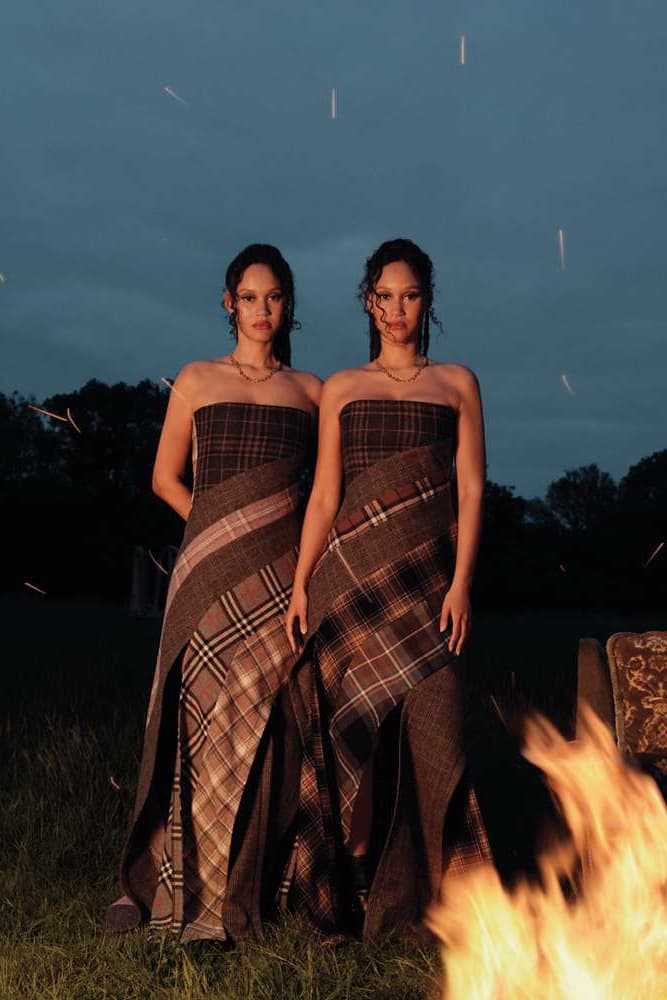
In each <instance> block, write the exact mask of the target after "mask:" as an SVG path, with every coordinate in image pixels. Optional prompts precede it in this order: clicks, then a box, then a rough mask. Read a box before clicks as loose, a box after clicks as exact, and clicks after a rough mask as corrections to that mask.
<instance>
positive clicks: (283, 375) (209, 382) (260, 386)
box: [190, 360, 317, 414]
mask: <svg viewBox="0 0 667 1000" xmlns="http://www.w3.org/2000/svg"><path fill="white" fill-rule="evenodd" d="M244 370H245V371H246V372H247V374H248V375H249V376H250V377H251V378H253V379H254V378H257V377H258V376H257V374H256V373H255V372H254V371H253V370H252V369H250V368H245V369H244ZM197 376H198V377H197V380H196V383H195V385H194V386H193V388H192V392H191V400H190V401H191V405H192V410H193V412H194V411H195V410H197V409H199V408H200V407H202V406H208V405H210V404H211V403H219V402H225V403H257V404H260V405H265V406H293V407H296V408H297V409H301V410H306V411H307V412H309V413H312V414H314V413H316V412H317V406H316V405H315V403H314V402H313V400H312V398H311V397H310V395H309V393H308V391H307V389H306V383H305V380H304V378H303V376H301V375H300V373H298V372H295V371H294V370H293V369H291V368H282V369H281V370H279V371H277V372H276V373H275V375H273V376H272V377H271V378H268V379H266V380H265V381H262V382H255V381H249V380H248V379H246V378H244V377H243V375H242V374H241V373H240V372H239V370H238V368H236V367H235V366H234V365H232V364H230V363H229V362H223V361H219V360H216V361H202V362H200V363H199V364H198V371H197Z"/></svg>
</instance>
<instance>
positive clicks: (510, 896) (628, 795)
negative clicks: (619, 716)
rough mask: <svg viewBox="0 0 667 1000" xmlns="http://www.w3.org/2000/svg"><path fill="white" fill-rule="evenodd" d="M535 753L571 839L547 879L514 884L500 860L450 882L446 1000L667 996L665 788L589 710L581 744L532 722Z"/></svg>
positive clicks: (444, 917) (531, 755)
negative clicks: (505, 881) (500, 870)
mask: <svg viewBox="0 0 667 1000" xmlns="http://www.w3.org/2000/svg"><path fill="white" fill-rule="evenodd" d="M524 754H525V756H526V757H527V759H528V760H529V761H531V762H532V763H533V764H535V765H536V766H537V767H539V768H540V769H541V770H542V771H543V772H544V775H545V777H546V780H547V782H548V785H549V788H550V789H551V792H552V794H553V796H554V799H555V801H556V803H557V805H558V807H559V809H560V811H561V813H562V816H563V818H564V820H565V822H566V823H567V826H568V828H569V831H570V835H569V838H563V837H561V838H560V839H559V841H558V842H557V843H556V844H555V845H554V846H552V847H550V848H548V849H547V850H545V851H544V853H543V854H542V856H541V859H540V872H541V878H542V886H536V885H531V884H529V883H528V882H527V881H524V882H522V883H521V884H520V885H519V886H518V887H517V888H516V889H514V890H512V891H511V892H509V891H508V890H506V889H505V888H504V887H503V886H502V884H501V882H500V879H499V877H498V875H497V873H496V871H495V869H494V868H493V866H491V865H488V866H484V867H483V868H480V869H478V870H477V871H476V872H474V873H471V874H469V875H466V876H461V877H458V878H451V879H449V880H447V881H446V883H445V887H444V903H443V904H439V905H438V906H436V907H434V908H433V910H432V911H431V913H430V915H429V920H428V923H429V926H430V927H431V928H432V930H433V931H434V932H435V933H436V934H437V935H438V937H439V938H440V939H441V940H442V941H443V942H444V945H445V947H444V949H443V957H444V962H445V977H446V982H445V985H444V992H443V997H444V998H446V1000H665V998H667V809H666V808H665V804H664V801H663V799H662V796H661V794H660V792H659V790H658V787H657V785H656V784H655V782H654V781H653V780H652V779H651V778H650V777H648V776H647V775H645V774H642V773H641V772H639V771H636V770H634V769H632V768H630V767H629V766H627V765H626V764H625V763H624V761H623V760H622V758H621V756H620V754H619V752H618V749H617V747H616V745H615V743H614V741H613V738H612V736H611V734H610V732H609V730H608V729H607V728H606V726H605V725H604V724H603V723H602V722H601V721H600V719H598V717H597V716H596V715H595V714H594V713H593V712H592V711H591V710H590V709H589V710H587V711H586V712H585V715H584V720H583V727H582V736H581V739H578V740H577V741H575V742H574V743H570V742H568V741H566V740H565V739H564V738H563V737H562V736H561V735H560V734H559V733H558V732H557V731H556V730H555V729H554V728H553V726H551V725H550V724H549V723H548V722H546V720H544V719H541V718H536V719H532V720H531V721H529V723H528V725H527V730H526V745H525V749H524ZM564 883H567V885H568V886H569V890H567V891H564V888H563V885H564Z"/></svg>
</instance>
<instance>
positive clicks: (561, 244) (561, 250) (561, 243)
mask: <svg viewBox="0 0 667 1000" xmlns="http://www.w3.org/2000/svg"><path fill="white" fill-rule="evenodd" d="M558 256H559V257H560V269H561V271H564V270H565V233H564V232H563V230H562V229H559V230H558Z"/></svg>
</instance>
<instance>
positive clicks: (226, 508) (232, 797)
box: [122, 404, 312, 940]
mask: <svg viewBox="0 0 667 1000" xmlns="http://www.w3.org/2000/svg"><path fill="white" fill-rule="evenodd" d="M216 408H219V409H220V411H221V412H222V411H226V410H227V404H216ZM235 408H238V404H235ZM207 409H210V408H207ZM257 409H259V407H257V406H255V405H254V404H253V405H252V406H251V407H249V410H252V414H253V416H254V414H255V411H256V410H257ZM265 409H266V411H267V417H266V419H267V420H268V421H269V425H270V428H271V430H270V436H271V437H272V439H273V440H274V441H279V440H281V439H282V438H283V436H285V435H286V434H287V428H290V433H292V431H293V430H294V424H293V418H292V411H291V409H290V408H283V407H275V406H270V407H266V408H265ZM263 420H264V418H262V422H260V423H253V421H251V419H250V415H249V416H248V421H247V423H246V429H247V428H248V427H250V426H254V427H255V429H256V430H257V428H260V429H261V428H264V427H265V426H267V425H266V424H265V423H264V422H263ZM311 431H312V423H311V421H310V419H308V421H306V422H304V423H303V424H302V425H301V431H300V432H299V434H298V435H296V436H293V437H292V438H291V439H290V445H289V447H290V449H291V453H290V454H289V455H287V456H285V455H283V456H282V457H280V458H278V459H273V460H270V461H262V462H260V464H256V465H254V466H253V468H251V469H247V470H246V471H244V472H240V473H237V474H236V475H234V476H232V477H231V478H229V479H226V480H225V481H224V482H219V483H217V484H216V485H213V484H212V483H211V480H210V478H209V479H208V480H207V482H208V485H207V488H206V489H203V488H202V489H200V492H199V493H198V494H197V495H196V496H195V498H194V502H193V507H192V511H191V514H190V518H189V519H188V523H187V525H186V531H185V536H184V540H183V544H182V546H181V549H180V552H179V555H178V558H177V561H176V565H175V567H174V570H173V573H172V577H171V581H170V587H169V593H168V595H167V607H166V611H165V618H164V623H163V630H162V638H161V642H160V650H159V653H158V664H157V668H156V673H155V679H154V683H153V689H152V692H151V698H150V704H149V709H148V717H147V724H146V735H145V740H144V752H143V757H142V763H141V769H140V775H139V783H138V790H137V801H136V807H135V816H134V820H133V823H132V828H131V831H130V836H129V838H128V843H127V845H126V849H125V852H124V857H123V863H122V884H123V887H124V890H125V891H126V892H127V893H128V894H129V895H130V896H132V898H133V899H135V900H136V901H137V902H138V903H139V904H141V905H142V907H143V910H144V912H145V913H148V914H149V915H150V919H151V926H152V928H153V929H154V930H155V931H171V932H173V933H176V934H179V935H180V936H181V938H182V939H183V940H189V939H193V938H218V939H221V940H224V939H225V938H226V936H227V935H228V932H229V931H230V927H231V928H232V933H234V935H235V936H237V934H238V933H239V932H238V931H237V928H243V929H248V928H251V927H254V928H256V927H257V925H258V920H259V918H258V916H257V914H256V913H254V912H253V907H256V905H257V900H256V898H255V897H253V899H252V900H249V899H245V898H239V899H234V900H230V898H229V893H228V891H227V890H228V887H229V884H230V879H231V877H232V870H231V868H230V864H231V859H232V855H233V854H234V849H233V846H232V840H233V838H234V841H235V842H237V841H238V838H239V836H242V835H243V834H242V833H241V834H239V831H238V826H237V818H238V815H239V810H240V808H241V800H242V798H243V797H244V794H245V793H246V792H247V789H248V778H249V775H250V772H251V769H252V768H253V767H254V766H255V763H256V758H257V755H258V749H259V747H260V744H261V742H262V740H263V739H264V736H265V731H267V722H268V720H269V716H270V714H271V712H272V708H273V706H274V703H275V701H276V695H277V693H278V691H279V689H280V686H281V684H282V683H283V681H284V680H285V678H286V676H287V673H288V671H289V668H290V667H291V665H292V662H293V657H292V654H291V651H290V649H289V645H288V643H287V637H286V635H285V629H284V613H285V611H286V609H287V606H288V603H289V597H290V593H291V588H292V579H293V574H294V567H295V565H296V554H297V544H298V538H299V530H300V500H299V479H300V476H301V474H302V469H303V464H304V461H305V457H306V455H307V453H308V451H309V448H310V445H311V441H310V433H311ZM285 441H287V437H286V436H285ZM213 446H215V447H216V448H222V449H223V450H224V444H223V443H222V442H221V441H220V440H219V439H218V438H215V437H214V436H213V435H209V436H208V437H204V438H203V439H202V438H201V437H199V441H198V459H197V460H198V461H199V462H200V463H201V462H202V461H205V456H204V455H202V447H204V448H208V447H213ZM247 446H248V449H249V450H250V451H251V453H252V454H253V455H254V456H255V458H257V456H263V455H265V454H266V452H264V451H263V450H262V447H261V443H254V444H251V443H250V441H248V442H247ZM234 447H236V439H235V444H234ZM207 467H208V469H209V471H210V469H211V468H212V467H213V466H212V465H211V464H209V465H208V466H207ZM217 469H218V470H219V472H220V474H222V469H223V467H222V465H218V466H217ZM270 759H271V754H270V753H267V752H266V748H265V750H264V751H263V756H262V760H266V761H267V762H269V761H270ZM255 770H256V768H255ZM270 785H271V782H270V776H268V775H264V776H261V775H260V776H258V775H255V779H254V782H253V788H255V789H257V790H258V792H257V794H261V795H265V796H269V795H270V793H271V787H270ZM246 800H247V794H245V798H244V802H246V806H245V810H246V813H248V811H249V810H250V813H252V808H251V806H249V805H248V803H247V801H246ZM263 808H264V807H263V806H261V805H260V806H258V810H259V812H261V811H262V809H263ZM258 810H255V812H257V811H258ZM250 825H251V826H252V824H250ZM260 825H261V824H260ZM265 846H266V845H265V844H264V845H262V844H259V843H258V844H255V845H253V847H252V848H251V849H247V848H242V849H240V848H239V844H238V843H237V846H236V855H235V856H236V857H242V858H245V859H246V860H245V863H247V864H250V865H254V866H255V868H256V869H257V871H261V870H262V866H263V863H264V859H263V850H264V847H265ZM256 875H257V872H255V877H250V878H246V877H244V876H243V875H242V873H239V872H238V871H236V870H235V877H234V884H236V885H239V886H245V887H248V886H252V884H253V883H255V882H257V881H258V879H257V877H256Z"/></svg>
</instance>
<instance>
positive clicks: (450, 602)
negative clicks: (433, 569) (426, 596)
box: [440, 584, 472, 656]
mask: <svg viewBox="0 0 667 1000" xmlns="http://www.w3.org/2000/svg"><path fill="white" fill-rule="evenodd" d="M448 626H450V627H451V634H450V636H449V641H448V643H447V648H448V649H449V651H450V652H451V651H452V650H453V651H454V652H455V653H456V655H457V656H459V655H460V653H461V650H462V649H463V644H464V642H465V641H466V639H467V638H468V636H469V635H470V630H471V628H472V608H471V606H470V592H469V590H468V588H467V587H457V586H456V585H455V584H452V586H451V587H450V588H449V590H448V591H447V593H446V594H445V599H444V600H443V602H442V611H441V612H440V631H441V632H444V631H446V630H447V628H448Z"/></svg>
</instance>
